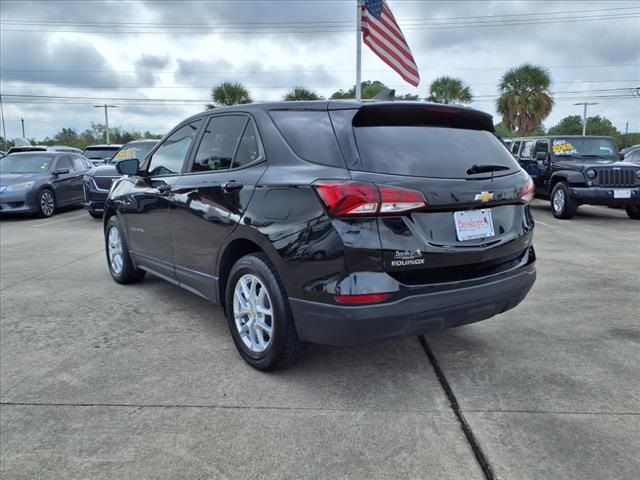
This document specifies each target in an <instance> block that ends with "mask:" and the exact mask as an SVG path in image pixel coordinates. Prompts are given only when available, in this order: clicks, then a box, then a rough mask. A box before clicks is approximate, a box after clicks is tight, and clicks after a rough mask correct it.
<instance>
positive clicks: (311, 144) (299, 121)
mask: <svg viewBox="0 0 640 480" xmlns="http://www.w3.org/2000/svg"><path fill="white" fill-rule="evenodd" d="M270 115H271V118H272V119H273V121H274V122H275V124H276V126H277V127H278V130H280V133H282V136H283V137H284V139H285V140H286V142H287V143H288V144H289V146H290V147H291V149H292V150H293V151H294V153H295V154H296V155H297V156H298V157H300V158H302V159H303V160H307V161H309V162H314V163H321V164H323V165H331V166H336V167H344V166H345V165H344V161H343V159H342V154H341V152H340V148H339V147H338V142H337V140H336V136H335V134H334V132H333V127H332V126H331V120H330V119H329V114H328V113H327V112H325V111H313V110H275V111H271V112H270Z"/></svg>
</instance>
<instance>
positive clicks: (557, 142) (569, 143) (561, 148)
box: [509, 135, 640, 220]
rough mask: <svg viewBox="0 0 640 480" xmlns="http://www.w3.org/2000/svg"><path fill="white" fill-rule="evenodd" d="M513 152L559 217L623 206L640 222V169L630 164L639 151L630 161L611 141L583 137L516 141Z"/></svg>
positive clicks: (518, 139) (537, 190) (539, 138)
mask: <svg viewBox="0 0 640 480" xmlns="http://www.w3.org/2000/svg"><path fill="white" fill-rule="evenodd" d="M509 148H510V150H511V153H512V154H513V156H514V157H515V158H516V159H517V160H518V162H519V163H520V165H522V167H523V168H524V169H525V170H526V171H527V172H528V173H529V175H530V176H531V178H532V179H533V182H534V184H535V192H536V195H537V196H539V197H541V198H548V199H549V200H550V203H551V211H552V212H553V215H554V216H555V217H556V218H561V219H569V218H572V217H573V216H574V215H575V214H576V211H577V209H578V207H579V206H580V205H583V204H589V205H607V206H609V207H623V208H625V210H626V212H627V215H628V216H629V217H630V218H633V219H636V220H638V219H640V165H638V164H636V163H633V162H632V161H630V160H632V159H633V158H635V155H636V153H638V154H639V155H640V151H639V150H636V149H633V150H630V151H629V152H628V153H627V155H628V157H625V156H624V154H622V153H619V152H618V149H617V148H616V145H615V142H614V141H613V139H612V138H611V137H600V136H577V135H558V136H543V137H525V138H514V139H511V143H510V145H509Z"/></svg>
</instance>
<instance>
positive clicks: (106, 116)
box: [93, 104, 118, 145]
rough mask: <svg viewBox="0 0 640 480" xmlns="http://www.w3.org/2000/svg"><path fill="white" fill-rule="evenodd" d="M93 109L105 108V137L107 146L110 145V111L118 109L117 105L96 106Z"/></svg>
mask: <svg viewBox="0 0 640 480" xmlns="http://www.w3.org/2000/svg"><path fill="white" fill-rule="evenodd" d="M93 108H104V136H105V141H106V143H107V145H109V109H110V108H118V107H116V106H115V105H107V104H105V105H94V106H93Z"/></svg>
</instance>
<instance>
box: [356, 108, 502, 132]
mask: <svg viewBox="0 0 640 480" xmlns="http://www.w3.org/2000/svg"><path fill="white" fill-rule="evenodd" d="M352 123H353V126H354V127H381V126H388V127H418V126H424V127H449V128H463V129H469V130H486V131H489V132H494V131H495V128H494V126H493V118H492V117H491V115H489V114H488V113H485V112H481V111H479V110H473V109H470V108H466V107H454V106H449V105H438V104H430V103H409V102H397V103H377V102H372V103H365V104H364V105H362V106H361V107H360V108H359V109H358V112H357V113H356V114H355V115H354V117H353V121H352Z"/></svg>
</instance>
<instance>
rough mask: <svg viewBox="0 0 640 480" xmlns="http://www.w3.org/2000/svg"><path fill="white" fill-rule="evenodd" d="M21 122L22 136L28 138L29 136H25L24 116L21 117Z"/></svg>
mask: <svg viewBox="0 0 640 480" xmlns="http://www.w3.org/2000/svg"><path fill="white" fill-rule="evenodd" d="M20 123H22V138H27V137H25V135H24V118H21V119H20Z"/></svg>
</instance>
